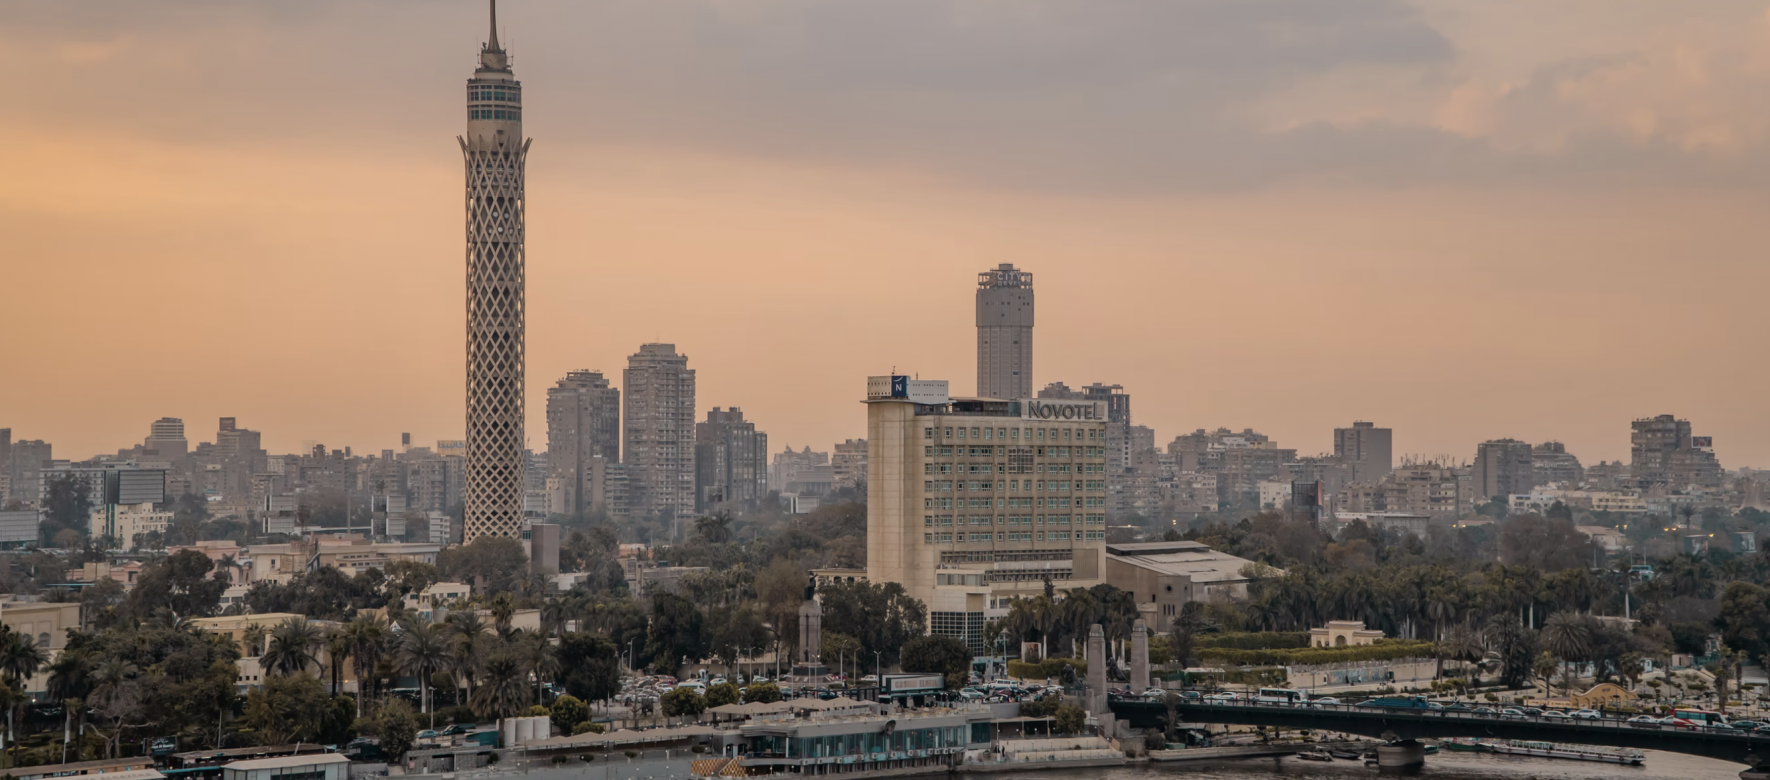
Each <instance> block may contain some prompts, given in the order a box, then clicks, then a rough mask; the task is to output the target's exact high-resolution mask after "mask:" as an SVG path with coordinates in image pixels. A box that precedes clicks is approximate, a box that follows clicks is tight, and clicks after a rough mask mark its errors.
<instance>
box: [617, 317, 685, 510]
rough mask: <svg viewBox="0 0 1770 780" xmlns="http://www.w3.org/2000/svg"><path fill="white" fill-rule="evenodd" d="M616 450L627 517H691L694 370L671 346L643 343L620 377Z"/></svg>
mask: <svg viewBox="0 0 1770 780" xmlns="http://www.w3.org/2000/svg"><path fill="white" fill-rule="evenodd" d="M622 380H623V381H622V384H623V385H625V392H624V394H623V398H622V404H623V411H624V414H623V415H622V417H623V419H622V422H621V435H622V438H621V450H622V451H623V452H624V453H625V454H626V465H627V488H628V500H629V501H630V502H631V504H632V511H633V514H635V515H638V516H642V517H648V518H658V517H663V518H665V519H670V520H675V519H679V518H685V517H691V516H693V514H694V507H695V500H694V477H695V471H694V425H695V419H694V417H695V403H694V393H695V379H694V369H691V368H689V367H688V356H687V355H680V354H677V352H676V345H675V344H644V345H641V346H640V347H639V351H638V352H635V353H633V354H632V355H630V356H628V358H627V370H626V371H625V372H624V373H623V374H622Z"/></svg>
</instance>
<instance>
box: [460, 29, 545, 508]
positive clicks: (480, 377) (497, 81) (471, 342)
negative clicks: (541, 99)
mask: <svg viewBox="0 0 1770 780" xmlns="http://www.w3.org/2000/svg"><path fill="white" fill-rule="evenodd" d="M491 16H492V30H491V35H490V38H489V39H488V40H487V41H486V43H485V45H484V46H483V47H481V49H480V53H479V67H478V68H477V69H476V70H474V72H473V78H471V79H468V80H467V136H466V137H465V138H460V139H457V140H459V141H460V142H461V156H462V159H463V162H464V163H465V166H466V173H467V200H466V206H467V464H466V466H467V468H466V475H465V485H464V487H465V489H466V504H467V514H466V523H465V528H464V529H463V541H464V542H472V541H473V540H474V539H476V538H479V537H481V536H504V537H512V538H515V537H519V536H521V534H522V509H523V468H524V465H525V458H524V457H523V455H524V452H523V360H524V347H523V341H524V327H523V321H524V315H523V308H524V303H523V302H524V298H525V290H524V271H523V265H524V257H523V211H524V208H525V205H526V204H525V200H524V194H523V184H524V182H523V179H524V167H525V166H524V161H525V160H526V158H527V157H528V148H529V141H528V140H525V139H524V138H523V137H522V83H521V82H519V81H517V80H516V77H515V75H514V74H513V73H512V72H511V70H510V55H509V54H507V53H506V52H505V51H504V49H503V47H502V46H499V45H498V7H497V2H496V0H492V8H491Z"/></svg>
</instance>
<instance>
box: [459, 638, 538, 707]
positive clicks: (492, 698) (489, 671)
mask: <svg viewBox="0 0 1770 780" xmlns="http://www.w3.org/2000/svg"><path fill="white" fill-rule="evenodd" d="M528 698H529V697H528V678H527V675H525V674H524V673H523V668H522V662H521V661H520V660H519V659H517V657H516V656H515V655H512V654H511V653H508V652H501V653H498V654H496V655H493V656H492V657H490V658H488V659H486V662H485V680H484V681H483V682H482V683H481V684H480V686H479V689H478V690H475V691H474V692H473V695H472V696H470V697H469V702H470V703H471V704H472V706H473V714H474V715H476V716H478V717H480V718H483V719H487V720H491V719H494V718H508V717H511V716H513V715H516V714H517V713H520V712H522V711H523V710H524V709H527V707H528V706H529V705H528Z"/></svg>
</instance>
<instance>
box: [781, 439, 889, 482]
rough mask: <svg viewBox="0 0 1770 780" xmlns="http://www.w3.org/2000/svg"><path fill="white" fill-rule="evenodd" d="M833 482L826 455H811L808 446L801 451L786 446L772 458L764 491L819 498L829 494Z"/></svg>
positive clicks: (820, 453) (834, 474)
mask: <svg viewBox="0 0 1770 780" xmlns="http://www.w3.org/2000/svg"><path fill="white" fill-rule="evenodd" d="M861 441H866V440H865V439H862V440H861ZM835 482H836V472H835V468H834V467H832V466H831V465H830V453H827V452H813V451H812V450H811V447H810V445H807V446H806V447H805V448H804V449H801V450H794V449H793V447H792V445H787V448H786V449H785V450H783V451H781V452H777V453H775V454H774V466H773V467H772V468H770V469H769V470H768V488H769V489H770V490H773V491H775V492H777V493H794V494H799V495H819V496H821V495H823V494H825V493H828V492H830V489H831V487H833V486H834V485H835Z"/></svg>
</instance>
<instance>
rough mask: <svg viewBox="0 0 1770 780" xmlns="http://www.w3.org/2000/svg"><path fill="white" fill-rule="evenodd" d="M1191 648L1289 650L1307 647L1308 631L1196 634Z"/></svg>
mask: <svg viewBox="0 0 1770 780" xmlns="http://www.w3.org/2000/svg"><path fill="white" fill-rule="evenodd" d="M1192 642H1193V647H1194V648H1195V649H1201V650H1202V649H1204V648H1207V647H1220V648H1223V649H1226V650H1290V649H1297V648H1304V647H1308V646H1309V632H1308V631H1233V632H1228V633H1222V634H1198V635H1197V636H1194V637H1193V640H1192Z"/></svg>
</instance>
